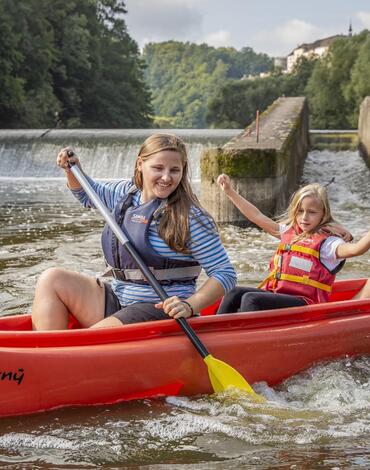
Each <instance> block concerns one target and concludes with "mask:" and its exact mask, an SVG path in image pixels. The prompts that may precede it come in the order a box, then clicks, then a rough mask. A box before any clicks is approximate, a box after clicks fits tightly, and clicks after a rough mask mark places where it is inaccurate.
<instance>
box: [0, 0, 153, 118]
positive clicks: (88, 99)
mask: <svg viewBox="0 0 370 470" xmlns="http://www.w3.org/2000/svg"><path fill="white" fill-rule="evenodd" d="M125 13H126V10H125V3H124V1H122V0H13V1H11V0H0V26H1V31H0V39H1V41H0V65H1V67H0V125H1V126H2V127H54V126H55V124H56V120H58V123H59V124H60V125H62V126H63V127H86V126H91V127H147V126H149V125H150V124H151V118H150V114H151V113H152V108H151V104H150V93H149V91H148V88H147V86H146V84H145V82H144V65H143V62H142V60H141V59H140V55H139V51H138V47H137V45H136V43H135V42H134V41H133V40H132V39H131V38H130V36H129V35H128V33H127V31H126V25H125V21H124V14H125Z"/></svg>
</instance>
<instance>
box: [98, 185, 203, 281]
mask: <svg viewBox="0 0 370 470" xmlns="http://www.w3.org/2000/svg"><path fill="white" fill-rule="evenodd" d="M136 191H138V189H137V188H136V187H135V186H133V187H132V188H131V189H130V191H129V192H128V194H126V195H125V196H124V197H123V198H122V199H121V200H120V201H119V202H118V203H117V205H116V206H115V208H114V214H113V215H114V218H115V219H116V222H117V223H118V225H119V226H120V227H121V229H122V231H123V232H124V234H125V235H126V237H127V238H128V240H129V241H130V242H131V244H132V246H133V247H134V248H135V249H136V251H137V252H138V253H139V254H140V256H141V258H142V259H143V261H144V263H145V264H146V266H148V267H149V269H150V270H151V271H152V272H153V274H154V276H155V277H156V278H157V280H158V281H159V282H160V284H163V285H168V284H171V283H179V282H180V283H184V284H189V283H195V281H196V279H197V277H198V276H199V274H200V272H201V267H200V265H199V263H198V262H196V261H185V260H177V259H171V258H166V257H164V256H161V255H159V254H158V253H156V252H155V251H154V249H153V248H152V246H151V244H150V242H149V227H150V224H151V222H152V220H153V219H154V220H158V218H159V217H160V216H161V214H162V211H163V209H164V207H165V206H166V204H167V200H163V199H152V200H151V201H148V202H146V203H145V204H141V205H139V206H136V207H134V206H133V205H132V198H133V193H134V192H136ZM158 223H159V222H158ZM102 248H103V253H104V256H105V260H106V263H107V265H108V267H109V268H111V269H110V271H111V272H112V275H113V277H115V278H116V279H119V280H121V281H126V282H127V281H128V282H134V283H137V284H146V283H147V282H146V280H145V278H144V276H143V275H142V273H141V271H140V270H139V267H138V265H137V264H136V262H135V261H134V260H133V259H132V258H131V256H130V254H129V253H128V252H127V251H126V249H125V248H124V246H123V245H122V244H121V243H120V242H119V240H118V239H117V237H116V236H115V234H114V233H113V232H112V230H111V229H110V227H109V226H108V224H106V225H105V227H104V230H103V233H102Z"/></svg>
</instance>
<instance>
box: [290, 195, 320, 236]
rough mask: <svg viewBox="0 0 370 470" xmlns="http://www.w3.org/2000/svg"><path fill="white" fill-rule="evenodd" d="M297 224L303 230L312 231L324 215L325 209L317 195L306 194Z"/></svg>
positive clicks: (298, 213) (300, 207) (298, 212)
mask: <svg viewBox="0 0 370 470" xmlns="http://www.w3.org/2000/svg"><path fill="white" fill-rule="evenodd" d="M296 217H297V224H298V226H299V228H300V229H301V230H302V231H303V232H312V231H314V230H315V229H316V228H317V226H318V225H319V224H320V222H321V220H322V218H323V217H324V211H323V208H322V206H321V204H320V203H319V201H318V200H317V199H316V198H315V197H311V196H306V197H304V198H303V199H302V201H301V204H300V206H299V209H298V211H297V215H296Z"/></svg>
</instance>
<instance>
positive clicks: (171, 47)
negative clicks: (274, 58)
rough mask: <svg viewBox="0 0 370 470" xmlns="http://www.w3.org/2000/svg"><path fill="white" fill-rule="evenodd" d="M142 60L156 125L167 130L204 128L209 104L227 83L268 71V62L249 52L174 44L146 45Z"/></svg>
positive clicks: (265, 58)
mask: <svg viewBox="0 0 370 470" xmlns="http://www.w3.org/2000/svg"><path fill="white" fill-rule="evenodd" d="M143 58H144V60H145V62H146V64H147V71H146V79H147V83H148V84H149V86H150V88H151V90H152V95H153V107H154V110H155V114H156V120H155V122H156V124H157V125H158V126H166V127H168V125H169V124H170V125H171V126H172V127H198V128H199V127H205V126H206V113H207V106H208V102H210V101H212V98H213V97H214V96H215V95H217V94H218V90H219V88H220V87H221V86H222V85H223V84H224V83H225V82H226V81H227V80H230V79H232V78H241V77H243V76H244V75H249V74H251V73H257V71H260V70H261V71H262V70H268V69H269V68H270V67H271V59H269V58H268V57H267V56H266V55H264V54H256V53H255V52H253V51H252V49H250V48H244V49H242V50H241V51H240V52H239V51H237V50H236V49H234V48H231V47H230V48H226V47H223V48H218V49H217V48H214V47H210V46H208V45H207V44H200V45H197V44H192V43H182V42H176V41H167V42H163V43H157V44H154V43H150V44H147V45H146V46H145V48H144V51H143Z"/></svg>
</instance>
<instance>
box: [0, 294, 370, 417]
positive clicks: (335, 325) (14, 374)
mask: <svg viewBox="0 0 370 470" xmlns="http://www.w3.org/2000/svg"><path fill="white" fill-rule="evenodd" d="M7 321H8V322H11V321H12V320H11V318H10V317H9V319H6V318H0V364H1V370H0V416H10V415H17V414H25V413H33V412H38V411H44V410H50V409H53V408H58V407H62V406H67V405H68V406H70V405H97V404H106V403H115V402H119V401H123V400H131V399H138V398H145V397H153V396H160V395H177V394H180V395H188V396H191V395H196V394H208V393H211V392H212V388H211V385H210V382H209V379H208V373H207V368H206V366H205V364H204V361H203V360H202V358H201V357H200V356H199V355H198V353H197V352H196V351H195V350H194V348H193V346H192V345H191V343H190V342H189V340H188V339H187V338H186V337H185V336H184V334H183V333H182V331H181V330H180V329H179V327H178V325H177V323H176V322H174V321H173V320H165V321H161V322H148V323H146V324H137V325H127V326H122V328H109V329H108V328H107V329H105V330H94V331H93V330H71V331H65V332H62V331H59V332H32V331H27V328H28V325H29V324H30V318H29V316H27V315H24V316H19V317H18V318H15V319H13V322H18V323H17V324H18V326H19V325H20V324H22V325H23V328H24V330H23V331H14V330H11V329H10V326H11V325H9V324H6V322H7ZM191 324H192V326H193V328H194V329H195V331H197V333H198V334H199V337H200V338H201V340H202V341H203V342H204V344H206V345H207V348H208V349H209V350H210V351H211V353H212V355H213V356H214V357H216V358H218V359H221V360H223V361H224V362H226V363H228V364H230V365H231V366H232V367H234V368H235V369H236V370H237V371H239V372H240V373H241V374H242V375H243V376H244V377H245V378H246V379H247V381H248V382H249V383H251V384H253V383H255V382H260V381H265V382H267V383H268V384H270V385H275V384H277V383H279V382H281V381H282V380H284V379H286V378H287V377H290V376H291V375H293V374H296V373H297V372H299V371H301V370H303V369H306V368H308V367H310V366H311V365H313V364H314V363H316V362H318V361H323V360H331V359H337V358H341V357H345V356H350V357H355V356H359V355H370V301H369V300H363V301H344V302H333V303H330V304H326V307H325V309H323V307H322V306H320V307H319V306H317V305H316V306H309V307H304V308H302V307H297V308H292V309H286V310H284V309H282V310H276V311H265V312H258V313H253V314H252V313H250V314H232V315H224V316H217V317H215V316H213V317H202V318H196V319H192V321H191Z"/></svg>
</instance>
